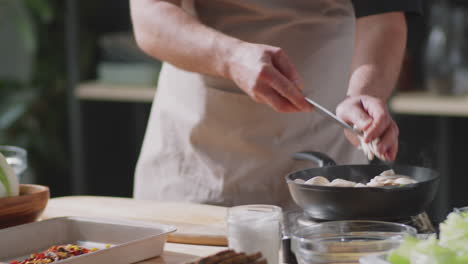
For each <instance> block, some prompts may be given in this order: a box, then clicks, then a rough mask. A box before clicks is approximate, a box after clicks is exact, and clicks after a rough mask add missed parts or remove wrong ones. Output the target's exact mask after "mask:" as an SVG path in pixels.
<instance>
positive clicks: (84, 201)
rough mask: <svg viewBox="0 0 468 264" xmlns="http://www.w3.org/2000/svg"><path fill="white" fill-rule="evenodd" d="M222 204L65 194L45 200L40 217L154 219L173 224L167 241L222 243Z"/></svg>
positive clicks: (218, 244)
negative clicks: (47, 201) (45, 206)
mask: <svg viewBox="0 0 468 264" xmlns="http://www.w3.org/2000/svg"><path fill="white" fill-rule="evenodd" d="M226 213H227V208H226V207H220V206H212V205H202V204H194V203H169V202H157V201H145V200H135V199H130V198H116V197H98V196H68V197H60V198H54V199H51V200H50V201H49V205H48V206H47V208H46V210H45V212H44V214H43V216H42V218H43V219H48V218H53V217H61V216H88V217H104V218H120V219H122V218H123V219H130V220H142V221H154V222H159V223H162V224H169V225H174V226H176V227H177V232H175V233H172V234H170V235H169V237H168V241H169V242H174V243H186V244H197V245H214V246H226V245H227V239H226V223H225V217H226Z"/></svg>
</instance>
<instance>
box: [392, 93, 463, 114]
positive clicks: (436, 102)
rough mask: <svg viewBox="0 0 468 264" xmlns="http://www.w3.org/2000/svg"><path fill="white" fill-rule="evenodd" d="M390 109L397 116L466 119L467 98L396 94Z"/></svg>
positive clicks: (427, 94)
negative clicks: (409, 115)
mask: <svg viewBox="0 0 468 264" xmlns="http://www.w3.org/2000/svg"><path fill="white" fill-rule="evenodd" d="M390 109H391V110H392V112H394V113H397V114H411V115H432V116H455V117H457V116H458V117H468V96H467V95H458V96H455V95H438V94H433V93H429V92H405V93H397V94H396V95H395V96H394V97H393V98H392V100H391V101H390Z"/></svg>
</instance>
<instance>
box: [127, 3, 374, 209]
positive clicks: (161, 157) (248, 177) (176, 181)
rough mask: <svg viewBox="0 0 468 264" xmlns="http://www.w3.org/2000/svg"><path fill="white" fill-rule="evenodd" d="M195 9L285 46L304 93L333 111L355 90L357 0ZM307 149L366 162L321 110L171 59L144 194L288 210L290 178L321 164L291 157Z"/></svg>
mask: <svg viewBox="0 0 468 264" xmlns="http://www.w3.org/2000/svg"><path fill="white" fill-rule="evenodd" d="M194 9H195V11H196V13H197V15H198V17H199V19H200V20H201V21H202V22H203V23H205V24H206V25H208V26H210V27H213V28H215V29H217V30H219V31H221V32H224V33H226V34H228V35H231V36H234V37H237V38H239V39H242V40H245V41H249V42H255V43H262V44H269V45H273V46H278V47H281V48H283V49H284V50H285V51H286V53H287V54H288V55H289V56H290V57H291V59H292V60H293V62H294V64H295V65H296V67H297V68H298V70H299V72H300V74H301V75H302V76H303V78H304V79H305V87H306V88H305V91H304V93H305V94H307V95H308V96H310V97H311V98H313V99H314V100H316V101H317V102H320V103H322V104H323V105H325V106H326V107H328V108H329V109H332V110H334V109H335V108H336V106H337V104H338V103H339V102H340V101H341V100H342V99H343V98H344V97H345V94H346V88H347V84H348V79H349V69H350V64H351V57H352V51H353V46H354V28H355V18H354V10H353V7H352V4H351V1H350V0H312V1H311V0H295V1H289V0H255V1H254V0H239V1H232V0H210V1H207V0H199V1H196V2H195V5H194ZM307 150H314V151H322V152H325V153H327V154H328V155H330V156H331V157H333V158H335V159H336V160H337V161H338V162H340V163H345V164H346V163H363V162H365V160H364V156H363V155H362V154H361V153H360V152H359V151H357V150H356V149H354V148H353V147H352V146H351V145H350V144H349V143H348V142H347V141H346V139H345V137H344V135H343V131H342V129H341V128H340V127H338V126H336V125H334V124H332V123H330V122H328V121H326V120H324V119H323V118H322V117H321V116H320V115H318V114H314V113H295V114H281V113H276V112H275V111H273V110H272V109H271V108H269V107H268V106H266V105H263V104H258V103H256V102H254V101H253V100H252V99H250V98H249V97H248V96H247V95H245V94H244V93H243V92H242V91H241V90H240V89H239V88H237V87H236V86H235V85H234V84H233V83H232V82H230V81H228V80H225V79H222V78H215V77H210V76H205V75H201V74H197V73H192V72H187V71H183V70H181V69H178V68H176V67H174V66H172V65H170V64H165V65H164V66H163V69H162V72H161V75H160V79H159V84H158V92H157V94H156V97H155V101H154V104H153V109H152V113H151V116H150V120H149V123H148V127H147V131H146V136H145V139H144V143H143V148H142V151H141V155H140V159H139V161H138V164H137V169H136V176H135V177H136V178H135V190H134V191H135V192H134V195H135V197H136V198H137V199H154V200H160V201H190V202H199V203H209V204H220V205H227V206H231V205H239V204H247V203H265V204H276V205H280V206H283V207H287V206H289V205H290V204H291V198H290V195H289V192H288V190H287V185H286V183H285V180H284V177H285V175H287V173H289V172H292V171H295V170H298V169H302V168H306V167H311V166H313V165H312V164H307V163H305V162H299V161H294V160H292V159H291V156H292V154H293V153H295V152H299V151H307Z"/></svg>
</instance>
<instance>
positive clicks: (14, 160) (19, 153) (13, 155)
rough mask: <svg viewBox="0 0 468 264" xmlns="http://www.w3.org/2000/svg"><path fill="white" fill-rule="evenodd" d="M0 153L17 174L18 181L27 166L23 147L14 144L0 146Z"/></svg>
mask: <svg viewBox="0 0 468 264" xmlns="http://www.w3.org/2000/svg"><path fill="white" fill-rule="evenodd" d="M0 153H2V154H3V156H5V159H6V161H7V163H8V164H9V165H10V166H11V167H12V168H13V170H14V171H15V173H16V176H18V181H21V178H22V176H23V174H24V172H25V171H26V169H27V168H28V157H27V152H26V150H25V149H23V148H20V147H15V146H0Z"/></svg>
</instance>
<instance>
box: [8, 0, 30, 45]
mask: <svg viewBox="0 0 468 264" xmlns="http://www.w3.org/2000/svg"><path fill="white" fill-rule="evenodd" d="M10 7H11V11H12V12H14V16H13V20H14V22H15V23H16V25H17V27H18V30H19V33H20V34H21V37H22V38H23V41H24V43H25V46H26V48H27V50H28V51H29V52H31V53H34V52H35V51H36V49H37V38H36V32H35V26H34V22H33V21H32V19H31V17H30V16H29V13H28V12H27V9H26V8H25V6H24V4H23V3H22V2H21V1H14V2H12V4H11V5H10Z"/></svg>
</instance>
